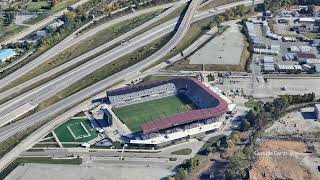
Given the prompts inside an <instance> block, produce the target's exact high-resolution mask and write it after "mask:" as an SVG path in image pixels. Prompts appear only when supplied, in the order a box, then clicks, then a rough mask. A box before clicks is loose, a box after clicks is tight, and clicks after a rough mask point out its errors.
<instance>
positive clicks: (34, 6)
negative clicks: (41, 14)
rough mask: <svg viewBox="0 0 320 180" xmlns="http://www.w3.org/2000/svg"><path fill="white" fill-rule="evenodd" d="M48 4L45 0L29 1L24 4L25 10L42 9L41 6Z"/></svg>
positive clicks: (47, 5)
mask: <svg viewBox="0 0 320 180" xmlns="http://www.w3.org/2000/svg"><path fill="white" fill-rule="evenodd" d="M49 6H50V4H49V3H48V1H46V0H42V1H36V2H33V1H30V2H28V3H27V4H26V7H25V8H26V10H27V11H33V12H35V11H43V10H44V9H42V8H43V7H49Z"/></svg>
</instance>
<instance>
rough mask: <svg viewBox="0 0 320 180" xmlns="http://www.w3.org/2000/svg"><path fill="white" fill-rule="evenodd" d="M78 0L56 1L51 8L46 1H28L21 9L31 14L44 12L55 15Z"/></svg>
mask: <svg viewBox="0 0 320 180" xmlns="http://www.w3.org/2000/svg"><path fill="white" fill-rule="evenodd" d="M77 1H79V0H61V1H57V3H56V5H55V6H54V7H52V8H50V6H51V5H50V4H49V3H48V1H46V0H40V1H36V2H33V1H31V0H30V1H29V2H28V3H27V4H24V5H23V7H22V8H23V9H25V10H27V11H31V12H42V11H46V12H49V13H55V12H57V11H60V10H62V9H64V8H67V7H68V6H70V5H72V4H74V3H76V2H77Z"/></svg>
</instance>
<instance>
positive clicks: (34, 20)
mask: <svg viewBox="0 0 320 180" xmlns="http://www.w3.org/2000/svg"><path fill="white" fill-rule="evenodd" d="M47 17H48V16H47V15H38V16H36V17H34V18H31V19H28V20H26V21H24V22H23V23H24V24H28V25H34V24H37V23H38V22H40V21H42V20H44V19H45V18H47Z"/></svg>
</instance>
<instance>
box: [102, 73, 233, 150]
mask: <svg viewBox="0 0 320 180" xmlns="http://www.w3.org/2000/svg"><path fill="white" fill-rule="evenodd" d="M173 96H175V97H184V100H183V101H187V102H192V105H191V106H192V107H193V108H190V109H189V111H181V112H174V113H173V112H172V113H171V114H170V113H167V112H163V115H162V116H161V115H159V114H158V115H157V116H154V115H153V116H152V115H151V116H150V117H155V118H151V119H148V120H147V121H146V120H142V121H141V122H140V124H139V125H140V131H139V133H136V134H135V135H134V136H133V139H131V140H130V143H131V144H136V145H147V146H160V145H164V144H168V143H172V142H173V141H177V140H182V139H183V138H188V137H192V136H195V135H198V134H203V133H206V132H209V131H215V130H217V129H219V128H221V127H222V125H223V122H224V120H225V119H224V118H221V117H222V115H224V114H225V113H226V112H227V111H228V103H230V102H229V101H228V100H227V99H226V97H224V96H223V95H222V94H220V93H219V92H217V91H215V90H213V89H212V88H210V86H208V85H206V84H204V83H202V82H200V81H198V80H196V79H193V78H189V77H179V78H172V79H168V80H163V81H155V82H152V83H142V84H137V85H130V86H127V87H124V88H120V89H115V90H111V91H108V92H107V98H108V101H109V104H110V105H111V106H112V111H113V112H115V114H116V115H117V116H118V117H120V120H121V121H122V122H123V123H124V124H126V122H124V120H123V119H121V115H120V116H119V114H117V109H118V108H123V107H131V106H132V107H134V106H133V105H136V106H140V107H141V104H144V103H147V104H148V103H149V102H155V101H158V100H161V99H165V98H168V97H173ZM161 106H165V105H163V104H162V105H161ZM161 106H159V109H157V110H156V111H158V113H159V112H162V111H163V108H162V107H161ZM143 107H145V108H146V109H147V110H145V111H148V105H147V106H143ZM164 109H165V108H164ZM171 109H174V108H171ZM177 109H178V108H177ZM128 113H130V111H128ZM148 113H150V110H149V111H148ZM140 115H141V114H140ZM140 117H141V116H140ZM131 118H134V117H131ZM129 121H130V119H129ZM135 123H138V122H135ZM126 125H127V124H126ZM127 126H128V125H127ZM128 128H130V127H128Z"/></svg>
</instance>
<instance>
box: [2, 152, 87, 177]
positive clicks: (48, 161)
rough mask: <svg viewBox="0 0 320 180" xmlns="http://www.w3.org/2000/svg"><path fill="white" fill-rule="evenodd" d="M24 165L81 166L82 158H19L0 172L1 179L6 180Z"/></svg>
mask: <svg viewBox="0 0 320 180" xmlns="http://www.w3.org/2000/svg"><path fill="white" fill-rule="evenodd" d="M24 163H42V164H69V165H80V164H81V163H82V159H81V158H76V159H52V158H50V157H19V158H17V159H16V160H14V161H13V162H12V163H10V164H9V165H8V166H7V167H6V168H5V169H4V170H3V171H2V172H0V179H4V178H5V177H6V176H7V175H9V173H10V172H12V171H13V170H14V169H15V168H16V167H18V166H19V165H21V164H24Z"/></svg>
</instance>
